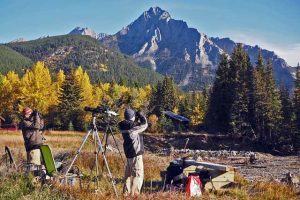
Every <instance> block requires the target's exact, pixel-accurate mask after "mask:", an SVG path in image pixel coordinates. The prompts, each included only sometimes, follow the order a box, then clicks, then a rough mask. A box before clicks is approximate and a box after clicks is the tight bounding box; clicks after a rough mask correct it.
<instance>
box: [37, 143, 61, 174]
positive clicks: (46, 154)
mask: <svg viewBox="0 0 300 200" xmlns="http://www.w3.org/2000/svg"><path fill="white" fill-rule="evenodd" d="M40 150H41V154H42V158H43V161H44V165H45V168H46V173H47V175H48V176H53V175H54V174H55V173H57V169H56V167H55V162H54V159H53V155H52V151H51V149H50V147H49V146H48V145H46V144H43V145H41V147H40Z"/></svg>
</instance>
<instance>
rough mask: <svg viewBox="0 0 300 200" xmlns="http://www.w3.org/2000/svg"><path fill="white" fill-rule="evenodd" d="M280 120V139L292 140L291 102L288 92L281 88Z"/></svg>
mask: <svg viewBox="0 0 300 200" xmlns="http://www.w3.org/2000/svg"><path fill="white" fill-rule="evenodd" d="M280 100H281V112H282V119H281V123H280V125H281V126H280V137H282V138H284V140H290V139H292V130H293V123H292V122H293V102H292V99H291V98H290V96H289V90H288V89H287V88H286V87H284V86H281V88H280Z"/></svg>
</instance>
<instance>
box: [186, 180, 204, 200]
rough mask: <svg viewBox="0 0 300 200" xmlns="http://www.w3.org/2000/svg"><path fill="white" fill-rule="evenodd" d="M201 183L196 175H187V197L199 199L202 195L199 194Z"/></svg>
mask: <svg viewBox="0 0 300 200" xmlns="http://www.w3.org/2000/svg"><path fill="white" fill-rule="evenodd" d="M201 189H202V183H201V181H200V178H199V176H198V175H189V177H188V183H187V186H186V194H187V196H189V197H195V196H196V197H199V196H201V195H202V192H201Z"/></svg>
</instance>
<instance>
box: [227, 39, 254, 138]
mask: <svg viewBox="0 0 300 200" xmlns="http://www.w3.org/2000/svg"><path fill="white" fill-rule="evenodd" d="M249 64H250V62H249V57H248V55H247V54H246V52H245V51H244V49H243V46H242V44H238V46H237V47H236V48H235V49H234V51H233V53H232V55H231V60H230V73H229V74H230V79H231V81H230V82H231V87H232V88H233V91H232V93H231V95H232V106H231V109H230V118H229V120H230V121H229V125H230V129H229V131H230V133H232V134H233V135H234V136H241V135H245V134H249V133H250V132H251V125H250V121H249V110H248V108H249V107H248V106H249V98H248V93H249V92H248V91H249V88H248V81H247V73H248V69H249V66H248V65H249Z"/></svg>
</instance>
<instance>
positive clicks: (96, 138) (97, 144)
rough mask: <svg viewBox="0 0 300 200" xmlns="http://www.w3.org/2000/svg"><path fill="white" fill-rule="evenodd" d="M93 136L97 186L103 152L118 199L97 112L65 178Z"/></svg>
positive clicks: (94, 113)
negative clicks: (100, 158) (100, 132)
mask: <svg viewBox="0 0 300 200" xmlns="http://www.w3.org/2000/svg"><path fill="white" fill-rule="evenodd" d="M91 134H92V136H93V140H94V148H95V165H96V184H97V188H98V186H99V182H98V181H99V180H98V177H99V164H98V154H99V152H101V154H102V156H103V161H104V163H105V165H106V169H107V171H108V175H109V178H110V179H111V184H112V187H113V190H114V192H115V195H116V196H117V197H118V193H117V190H116V186H115V182H114V180H113V177H112V174H111V171H110V168H109V165H108V162H107V159H106V156H105V153H104V149H103V147H102V143H101V140H100V137H99V133H98V129H97V126H96V112H93V124H92V128H91V129H90V130H89V131H88V132H87V134H86V135H85V137H84V139H83V141H82V143H81V145H80V147H79V149H78V150H77V151H76V155H75V157H74V159H73V160H72V162H71V164H70V166H69V168H68V170H67V171H66V173H65V175H64V177H65V178H67V176H68V173H69V171H70V170H71V168H72V166H73V164H74V162H75V161H76V159H77V158H78V156H79V154H80V152H81V150H82V148H83V146H84V144H85V143H86V141H87V139H88V137H89V136H90V135H91Z"/></svg>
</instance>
